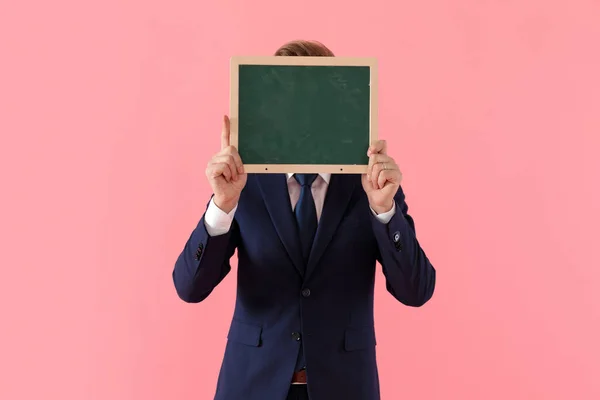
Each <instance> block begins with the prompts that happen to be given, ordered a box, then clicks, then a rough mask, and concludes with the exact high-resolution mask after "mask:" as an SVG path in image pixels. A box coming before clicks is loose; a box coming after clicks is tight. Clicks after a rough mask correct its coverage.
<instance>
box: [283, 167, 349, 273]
mask: <svg viewBox="0 0 600 400" xmlns="http://www.w3.org/2000/svg"><path fill="white" fill-rule="evenodd" d="M357 182H358V179H356V176H354V175H336V174H334V175H332V176H331V181H330V182H329V187H328V188H327V195H326V197H325V203H324V204H323V213H322V215H321V219H320V220H319V226H318V228H317V234H316V236H315V241H314V242H313V246H312V250H311V252H310V257H309V259H308V265H307V267H306V274H305V277H304V280H307V279H308V278H309V276H310V274H311V273H312V272H313V270H314V269H315V267H316V265H317V263H318V262H319V260H320V259H321V256H322V255H323V253H324V252H325V249H326V248H327V245H328V244H329V242H331V239H333V235H334V234H335V232H336V230H337V228H338V226H339V224H340V222H341V221H342V217H343V216H344V214H345V212H346V209H347V208H348V204H349V203H350V199H351V198H352V194H353V192H354V189H355V188H356V186H357ZM292 217H293V216H292Z"/></svg>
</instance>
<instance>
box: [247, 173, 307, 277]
mask: <svg viewBox="0 0 600 400" xmlns="http://www.w3.org/2000/svg"><path fill="white" fill-rule="evenodd" d="M256 178H257V181H258V184H259V185H258V186H259V187H260V190H261V192H262V197H263V200H264V202H265V205H266V207H267V210H268V212H269V215H270V217H271V221H273V225H274V226H275V230H276V231H277V234H278V235H279V238H280V239H281V242H282V243H283V246H284V247H285V249H286V250H287V252H288V254H289V256H290V258H291V259H292V262H293V264H294V266H295V267H296V269H297V270H298V272H299V273H300V275H301V276H303V275H304V260H303V257H302V249H301V246H300V237H299V235H298V228H297V226H296V219H295V217H294V213H293V211H292V205H291V203H290V194H289V191H288V187H287V181H286V176H285V174H257V175H256Z"/></svg>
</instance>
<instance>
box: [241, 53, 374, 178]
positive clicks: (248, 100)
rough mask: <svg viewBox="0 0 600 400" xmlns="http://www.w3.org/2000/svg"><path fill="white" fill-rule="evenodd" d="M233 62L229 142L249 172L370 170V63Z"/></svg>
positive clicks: (334, 60)
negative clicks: (368, 151) (230, 137)
mask: <svg viewBox="0 0 600 400" xmlns="http://www.w3.org/2000/svg"><path fill="white" fill-rule="evenodd" d="M236 61H237V62H232V104H231V108H232V112H231V114H232V115H231V116H232V121H234V122H235V124H233V125H232V143H235V145H236V146H237V148H238V151H239V153H240V156H241V158H242V161H243V162H244V165H245V166H246V169H247V170H248V171H249V172H275V171H277V172H338V173H340V172H342V173H343V172H347V173H356V172H363V171H364V170H366V165H367V164H368V157H367V154H366V152H367V148H368V147H369V143H370V142H371V141H372V140H374V139H375V138H376V132H375V131H374V127H375V126H376V125H375V123H374V121H373V119H374V118H373V117H374V112H373V111H374V110H373V108H374V104H376V103H375V102H374V98H373V97H374V93H376V92H375V90H374V89H375V88H374V87H373V83H374V78H373V77H374V74H375V71H374V61H373V60H370V59H366V60H365V59H342V58H334V57H331V58H325V57H314V58H312V57H269V58H259V59H250V62H247V63H244V60H239V59H238V60H236ZM252 61H254V62H252ZM234 69H235V70H234ZM375 82H376V81H375ZM234 138H235V140H234Z"/></svg>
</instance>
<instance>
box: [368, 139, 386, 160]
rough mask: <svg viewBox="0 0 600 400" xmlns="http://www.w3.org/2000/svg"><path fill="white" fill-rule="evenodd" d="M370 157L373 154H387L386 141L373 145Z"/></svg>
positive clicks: (369, 152)
mask: <svg viewBox="0 0 600 400" xmlns="http://www.w3.org/2000/svg"><path fill="white" fill-rule="evenodd" d="M368 154H369V156H370V155H371V154H387V142H386V141H385V140H378V141H376V142H374V143H373V144H371V147H369V151H368Z"/></svg>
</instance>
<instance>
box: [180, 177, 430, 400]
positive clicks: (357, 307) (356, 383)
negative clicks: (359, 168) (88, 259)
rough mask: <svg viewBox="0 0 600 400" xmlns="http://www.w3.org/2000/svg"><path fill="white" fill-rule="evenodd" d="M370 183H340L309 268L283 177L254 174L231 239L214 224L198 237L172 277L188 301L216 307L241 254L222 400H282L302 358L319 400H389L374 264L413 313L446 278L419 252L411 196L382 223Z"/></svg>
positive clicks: (201, 228)
mask: <svg viewBox="0 0 600 400" xmlns="http://www.w3.org/2000/svg"><path fill="white" fill-rule="evenodd" d="M360 179H361V178H360V175H333V176H332V178H331V182H330V185H329V188H328V191H327V196H326V199H325V203H324V206H323V213H322V216H321V219H320V221H319V226H318V230H317V233H316V237H315V241H314V244H313V247H312V250H311V254H310V257H309V260H308V263H306V265H305V263H304V261H303V257H302V253H301V248H300V240H299V237H298V233H297V228H296V225H295V219H294V214H293V211H292V208H291V205H290V199H289V195H288V190H287V184H286V177H285V175H284V174H256V175H253V174H249V176H248V182H247V184H246V187H245V188H244V190H243V191H242V194H241V197H240V201H239V204H238V209H237V211H236V214H235V219H234V223H233V225H232V227H231V229H230V231H229V232H228V233H227V234H225V235H220V236H215V237H210V236H209V235H208V233H207V231H206V228H205V225H204V217H203V218H202V219H201V220H200V222H199V223H198V225H197V227H196V228H195V229H194V231H193V232H192V234H191V236H190V237H189V239H188V241H187V243H186V244H185V247H184V249H183V251H182V253H181V254H180V256H179V258H178V259H177V262H176V264H175V268H174V270H173V281H174V283H175V288H176V290H177V293H178V295H179V297H180V298H181V299H182V300H184V301H186V302H190V303H197V302H201V301H202V300H204V299H206V297H207V296H208V295H209V294H210V293H211V292H212V291H213V289H214V288H215V287H216V286H217V285H218V284H219V282H221V281H222V280H223V278H224V277H225V276H226V275H227V274H228V273H229V271H230V270H231V266H230V261H229V260H230V258H231V256H232V255H233V253H234V252H235V250H236V249H237V252H238V268H237V296H236V302H235V310H234V313H233V318H232V321H231V325H230V328H229V334H228V337H227V338H228V340H227V345H226V348H225V355H224V359H223V363H222V366H221V371H220V374H219V378H218V382H217V389H216V395H215V399H216V400H242V399H243V400H271V399H272V400H284V399H285V398H286V394H287V392H288V390H289V387H290V382H291V378H292V375H293V373H294V369H295V364H296V360H297V357H298V353H299V351H300V349H302V351H303V352H304V359H305V361H306V366H307V379H308V391H309V395H310V398H311V399H312V400H331V399H344V400H374V399H379V396H380V395H379V380H378V372H377V365H376V354H375V347H376V339H375V328H374V319H373V289H374V281H375V267H376V261H379V262H380V264H381V265H382V268H383V273H384V275H385V278H386V287H387V290H388V291H389V292H390V293H391V294H392V295H393V296H394V297H395V298H396V299H397V300H398V301H400V302H401V303H403V304H405V305H407V306H413V307H419V306H421V305H423V304H425V303H426V302H427V301H428V300H429V299H430V298H431V296H432V294H433V291H434V287H435V277H436V272H435V269H434V268H433V266H432V265H431V263H430V262H429V260H428V259H427V257H426V255H425V253H424V252H423V250H422V249H421V247H420V245H419V243H418V241H417V238H416V236H415V228H414V223H413V220H412V218H411V217H410V216H409V215H408V213H407V210H408V207H407V205H406V203H405V201H404V194H403V192H402V189H400V190H399V191H398V193H397V194H396V196H395V200H396V207H397V210H396V214H395V215H394V217H393V218H392V219H391V221H390V222H389V223H388V224H383V223H381V222H380V221H378V220H377V219H376V218H375V217H374V216H373V214H372V212H371V210H370V208H369V204H368V200H367V196H366V194H365V192H364V190H363V189H362V186H361V181H360ZM301 343H302V346H300V344H301Z"/></svg>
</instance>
